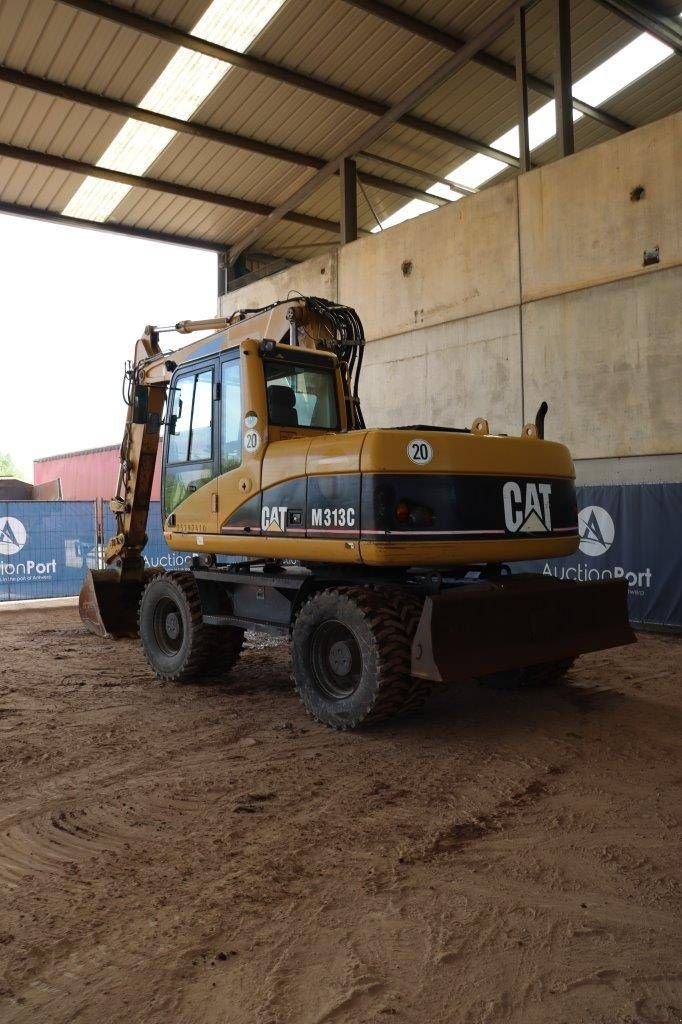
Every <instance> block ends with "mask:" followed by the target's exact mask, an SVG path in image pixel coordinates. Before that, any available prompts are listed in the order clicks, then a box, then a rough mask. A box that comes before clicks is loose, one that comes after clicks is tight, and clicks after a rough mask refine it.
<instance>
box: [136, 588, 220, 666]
mask: <svg viewBox="0 0 682 1024" xmlns="http://www.w3.org/2000/svg"><path fill="white" fill-rule="evenodd" d="M138 625H139V630H140V640H141V641H142V650H143V651H144V656H145V658H146V659H147V662H148V663H149V665H150V667H151V668H152V669H153V670H154V672H155V673H156V675H157V676H158V677H159V678H160V679H174V680H184V679H192V678H194V677H196V676H197V675H199V673H200V672H201V671H202V670H203V669H204V668H206V666H207V664H208V662H209V660H210V657H211V648H212V645H211V638H210V633H209V627H207V626H205V625H204V623H203V619H202V613H201V600H200V597H199V590H198V588H197V585H196V582H195V580H194V578H193V576H192V574H191V573H189V572H167V573H163V574H162V575H158V576H155V577H153V578H152V579H151V580H150V581H149V583H148V584H147V586H146V587H145V588H144V591H143V593H142V599H141V601H140V609H139V616H138Z"/></svg>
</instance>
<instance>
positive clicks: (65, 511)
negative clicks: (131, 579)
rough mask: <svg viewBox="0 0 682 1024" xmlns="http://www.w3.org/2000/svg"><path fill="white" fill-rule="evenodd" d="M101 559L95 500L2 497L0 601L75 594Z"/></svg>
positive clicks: (0, 517) (0, 516)
mask: <svg viewBox="0 0 682 1024" xmlns="http://www.w3.org/2000/svg"><path fill="white" fill-rule="evenodd" d="M97 559H98V553H97V542H96V537H95V503H94V501H0V601H10V600H24V599H35V598H45V597H71V596H73V595H74V594H77V593H78V591H79V590H80V586H81V583H82V582H83V576H84V574H85V571H86V570H87V569H96V568H97V564H98V561H97Z"/></svg>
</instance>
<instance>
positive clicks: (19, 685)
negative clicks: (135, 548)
mask: <svg viewBox="0 0 682 1024" xmlns="http://www.w3.org/2000/svg"><path fill="white" fill-rule="evenodd" d="M0 629H1V639H0V644H1V649H0V655H1V657H0V1021H1V1022H2V1024H29V1022H30V1024H40V1022H43V1021H46V1022H50V1024H53V1022H54V1024H61V1022H64V1024H66V1022H79V1024H110V1022H122V1024H123V1022H126V1024H137V1022H145V1024H156V1022H159V1024H176V1022H177V1024H185V1022H188V1024H189V1022H197V1024H198V1022H202V1024H204V1022H205V1024H283V1022H295V1024H322V1022H334V1024H365V1022H367V1024H369V1022H375V1024H380V1022H384V1021H385V1022H386V1024H388V1022H390V1021H401V1022H402V1021H406V1022H411V1024H412V1022H414V1024H431V1022H434V1024H435V1022H448V1024H450V1022H453V1024H460V1022H467V1024H478V1022H495V1024H497V1022H507V1021H509V1022H514V1024H549V1022H551V1024H581V1022H585V1024H640V1022H642V1024H650V1022H676V1021H680V1020H681V1019H682V938H681V928H682V926H681V923H680V891H681V881H682V862H681V858H680V843H679V831H678V826H679V819H680V812H681V811H682V764H681V763H680V746H681V745H682V685H681V684H682V666H681V661H682V658H681V655H682V641H680V640H675V639H671V638H662V637H654V636H645V637H642V638H640V642H639V644H638V645H637V646H636V647H630V648H625V649H621V650H620V651H614V652H609V653H606V654H599V655H591V656H588V657H585V658H584V659H582V661H581V662H580V663H579V664H578V665H577V666H576V667H575V668H574V669H573V670H572V671H571V673H570V675H569V677H568V680H567V682H565V683H562V684H560V685H558V686H555V687H553V688H551V689H549V690H542V691H523V692H515V693H504V692H499V691H490V690H488V689H485V688H483V687H481V686H480V685H478V686H477V685H475V684H473V683H472V684H466V685H462V686H459V687H457V688H452V689H450V690H449V691H447V692H441V693H440V694H438V695H436V696H434V697H433V698H431V700H430V701H429V704H428V706H427V708H426V709H425V711H424V712H422V713H421V714H420V715H419V716H418V717H413V718H412V719H406V720H403V721H399V722H396V723H392V724H388V725H384V726H382V727H377V728H375V729H373V730H370V731H366V732H361V733H351V734H339V733H334V732H331V731H328V730H327V729H326V728H324V727H322V726H318V725H315V724H314V723H313V722H311V721H309V720H308V719H307V718H306V715H305V713H304V711H303V709H302V707H301V706H300V705H299V704H298V701H297V698H296V697H295V695H294V694H293V693H292V690H291V685H290V681H289V671H290V669H289V660H288V655H287V652H286V648H282V647H281V646H274V647H266V648H264V649H251V650H248V651H247V652H246V654H245V655H244V657H243V659H242V662H241V664H240V667H239V668H238V669H237V670H235V671H234V672H233V674H232V675H231V676H229V677H226V678H225V679H222V680H220V679H213V680H208V681H206V682H205V683H204V684H202V685H175V684H163V683H161V682H159V681H158V680H156V679H155V678H153V677H152V676H151V675H150V673H149V671H148V670H147V668H146V665H145V662H144V660H143V657H142V655H141V653H140V651H139V649H138V646H137V643H136V642H133V641H119V642H118V643H115V642H107V641H104V640H99V639H95V638H93V637H91V636H88V635H87V634H85V633H84V632H83V631H82V630H81V627H80V623H79V621H78V619H77V617H76V612H75V609H59V610H56V611H53V612H31V613H29V612H23V613H21V614H17V613H11V614H3V615H2V617H1V619H0Z"/></svg>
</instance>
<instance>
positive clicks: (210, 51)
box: [57, 0, 519, 167]
mask: <svg viewBox="0 0 682 1024" xmlns="http://www.w3.org/2000/svg"><path fill="white" fill-rule="evenodd" d="M57 2H58V3H62V4H65V5H66V6H68V7H74V8H75V9H76V10H78V11H86V12H87V13H88V14H94V15H95V16H96V17H99V18H106V19H107V21H111V22H113V23H114V24H116V25H125V26H127V27H128V28H131V29H133V30H134V31H136V32H142V33H145V34H146V35H151V36H154V37H155V38H157V39H161V40H163V41H164V42H166V43H170V44H171V45H172V46H182V47H184V48H185V49H186V50H194V51H195V52H196V53H205V54H206V55H207V56H209V57H214V58H215V59H216V60H220V61H224V62H225V63H228V64H233V65H234V66H235V67H239V68H242V70H244V71H253V72H255V74H258V75H263V76H264V77H266V78H273V79H275V80H276V81H278V82H286V84H287V85H292V86H294V87H295V88H297V89H305V90H306V91H307V92H311V93H314V94H315V95H316V96H324V97H326V98H327V99H330V100H334V101H335V102H336V103H344V104H346V105H347V106H350V107H355V108H356V109H357V110H364V111H365V112H366V113H368V114H374V115H375V116H376V117H382V116H383V115H384V114H385V113H387V112H388V111H389V109H390V107H389V105H388V104H386V103H380V102H379V101H378V100H373V99H371V98H370V97H369V96H363V95H361V94H360V93H356V92H351V91H350V90H349V89H343V88H341V87H340V86H337V85H332V84H330V83H329V82H324V81H322V80H321V79H319V78H312V77H311V76H309V75H304V74H301V73H300V72H298V71H294V70H292V69H291V68H287V67H284V66H283V65H281V64H274V63H272V62H271V61H267V60H263V59H262V58H260V57H254V56H253V54H250V53H240V52H239V51H238V50H230V49H229V48H228V47H226V46H219V45H218V44H217V43H212V42H211V41H210V40H208V39H200V38H199V37H198V36H193V35H190V34H189V33H187V32H181V31H180V30H179V29H176V28H173V26H172V25H168V24H166V23H165V22H161V21H157V20H156V19H155V18H147V17H143V16H142V15H141V14H137V13H135V12H134V11H131V10H128V9H127V8H123V7H117V6H115V5H114V4H109V3H105V2H104V0H57ZM398 122H399V123H400V124H402V125H406V126H407V127H408V128H412V129H414V130H415V131H418V132H423V133H424V134H426V135H431V136H433V138H436V139H440V140H441V141H443V142H447V143H449V144H450V145H452V146H459V147H460V148H461V149H467V150H470V151H471V152H473V153H483V154H484V155H485V156H489V157H492V158H493V159H494V160H501V161H502V162H503V163H506V164H509V166H510V167H518V165H519V161H518V159H517V158H516V157H515V156H512V155H511V154H510V153H505V152H504V151H503V150H501V149H495V148H494V147H493V146H487V145H486V144H485V143H484V142H479V141H478V140H477V139H472V138H471V137H470V136H468V135H463V134H462V133H461V132H457V131H453V130H452V129H450V128H445V127H442V126H441V125H438V124H434V123H432V122H431V121H426V120H425V119H424V118H421V117H417V116H415V115H413V114H408V113H405V114H404V115H403V116H402V117H400V118H399V119H398Z"/></svg>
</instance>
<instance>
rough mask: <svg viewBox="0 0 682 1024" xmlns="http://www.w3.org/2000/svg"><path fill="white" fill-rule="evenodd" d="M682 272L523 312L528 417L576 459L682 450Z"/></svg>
mask: <svg viewBox="0 0 682 1024" xmlns="http://www.w3.org/2000/svg"><path fill="white" fill-rule="evenodd" d="M681 315H682V267H677V268H674V269H672V270H668V271H665V272H664V273H659V274H655V275H651V276H644V277H638V278H635V279H633V280H626V281H617V282H615V283H614V284H610V285H603V286H602V287H600V288H590V289H587V290H585V291H581V292H572V293H570V294H566V295H560V296H555V297H553V298H549V299H543V300H541V301H539V302H532V303H529V304H528V305H526V306H524V307H523V312H522V317H523V370H524V387H525V396H526V415H527V416H528V418H531V414H532V412H533V411H534V410H535V409H536V408H537V406H538V405H539V404H540V402H541V401H542V400H543V399H546V400H547V402H549V409H550V411H549V416H548V419H547V434H548V436H550V437H552V438H558V439H560V440H562V441H564V442H565V443H566V444H568V446H569V447H570V449H571V451H572V453H573V456H574V457H575V458H578V459H590V458H601V457H606V456H626V455H646V454H655V453H665V452H680V451H682V417H681V416H680V368H681V362H680V348H681V346H680V319H681Z"/></svg>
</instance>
